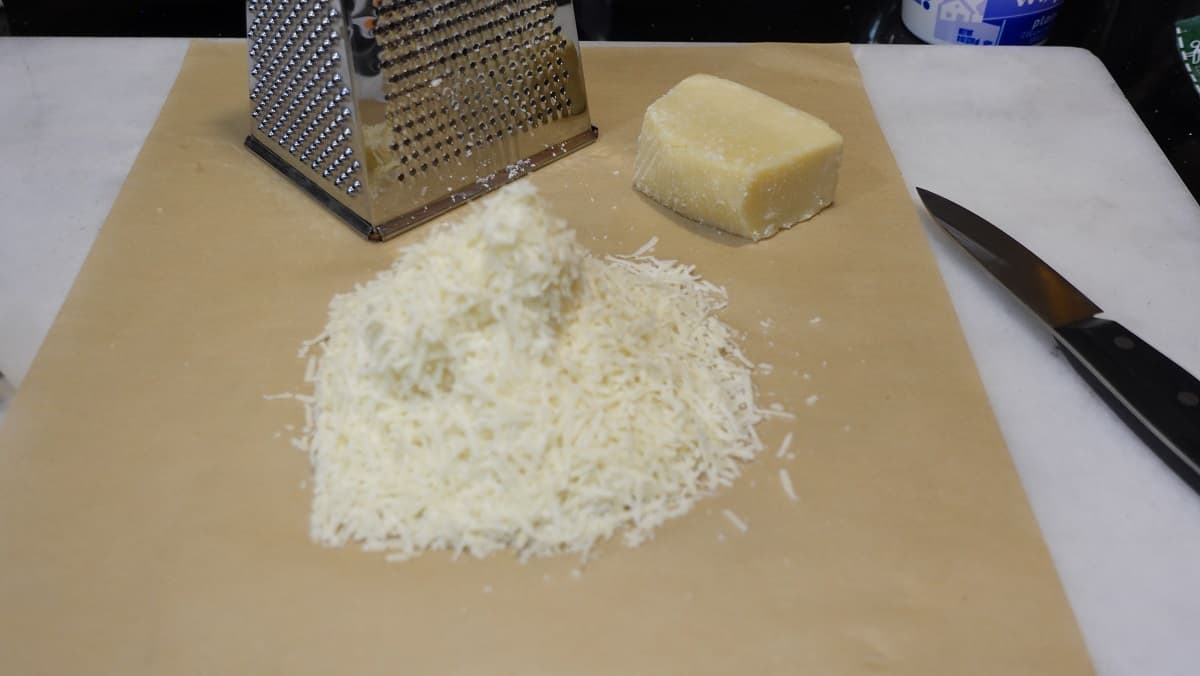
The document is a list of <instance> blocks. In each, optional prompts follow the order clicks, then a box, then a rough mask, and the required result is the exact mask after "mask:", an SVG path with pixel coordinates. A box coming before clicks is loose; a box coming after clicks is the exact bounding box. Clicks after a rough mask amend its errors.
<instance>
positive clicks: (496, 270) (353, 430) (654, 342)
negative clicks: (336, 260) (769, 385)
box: [297, 183, 764, 560]
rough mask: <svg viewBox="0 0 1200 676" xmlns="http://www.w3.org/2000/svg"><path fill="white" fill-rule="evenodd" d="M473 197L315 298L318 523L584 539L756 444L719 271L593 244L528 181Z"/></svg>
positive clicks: (453, 534)
mask: <svg viewBox="0 0 1200 676" xmlns="http://www.w3.org/2000/svg"><path fill="white" fill-rule="evenodd" d="M484 205H485V206H484V207H483V208H479V209H476V210H474V211H473V212H471V213H470V214H468V215H467V217H466V218H465V219H464V220H463V221H462V222H461V223H458V224H453V225H445V226H440V227H438V228H436V229H435V230H434V231H433V232H431V233H430V235H429V236H428V237H427V238H426V239H424V240H423V241H421V242H419V243H416V244H413V245H411V246H409V247H407V248H406V249H404V250H403V251H401V253H400V255H399V258H398V259H397V260H396V262H395V264H394V265H393V266H392V267H391V268H390V269H388V270H386V271H384V272H382V273H381V274H379V275H378V277H376V278H375V279H374V280H372V281H370V282H367V283H365V284H362V285H359V286H358V287H357V288H355V289H354V290H353V291H352V292H350V293H346V294H344V295H339V296H337V297H335V298H334V299H333V301H332V302H331V304H330V307H329V320H328V325H327V326H326V329H325V332H324V333H323V334H322V335H321V336H320V337H319V338H318V339H317V340H315V341H313V342H312V344H316V345H319V348H320V352H319V358H318V362H317V364H316V366H315V369H313V374H312V375H313V381H314V383H315V384H314V392H313V396H312V397H303V396H300V397H297V398H298V399H301V400H302V401H305V402H306V405H307V406H308V413H309V420H310V425H309V427H308V429H307V430H306V431H305V436H304V437H303V438H302V439H301V440H300V445H301V446H302V447H304V449H305V450H306V451H307V452H308V453H309V455H310V458H311V461H312V465H313V480H314V489H313V490H314V493H313V504H312V522H311V527H312V537H313V538H314V540H316V541H317V542H319V543H322V544H325V545H333V546H338V545H345V544H347V543H350V542H357V543H361V545H362V546H363V547H364V548H365V549H368V550H387V551H389V552H390V553H389V557H388V558H389V560H403V559H406V558H410V557H412V556H416V555H418V554H420V553H421V552H424V551H427V550H442V549H444V550H450V551H452V552H453V553H454V554H455V555H458V554H461V553H468V554H470V555H473V556H477V557H485V556H488V555H490V554H493V553H496V552H498V551H501V550H505V549H508V550H512V551H513V552H515V553H516V554H517V555H518V556H519V557H520V558H521V559H522V560H524V559H527V558H529V557H534V556H548V555H555V554H563V553H576V554H580V555H583V556H584V557H586V556H587V555H588V553H589V551H590V550H591V549H592V547H593V546H595V545H596V544H597V542H599V541H602V540H605V539H607V538H609V537H611V536H614V535H621V536H622V538H623V540H624V542H625V543H626V544H628V545H629V546H636V545H638V544H639V543H641V542H643V541H645V540H646V539H648V538H650V537H652V532H653V530H654V529H655V528H656V527H657V526H659V525H660V524H662V523H663V522H664V521H665V520H667V519H670V518H672V517H677V516H680V515H682V514H684V513H685V512H687V511H688V510H689V509H690V508H691V507H692V506H693V505H694V504H695V502H696V501H697V499H699V498H701V497H703V496H705V495H707V494H710V493H712V492H713V491H714V490H716V489H717V488H719V487H721V486H726V485H729V484H730V483H731V482H732V481H733V480H734V478H736V477H737V476H738V473H739V461H748V460H750V459H752V458H753V457H754V456H755V454H756V453H757V452H758V451H759V450H760V449H761V448H762V443H761V442H760V440H759V438H758V436H757V434H756V432H755V429H754V426H755V424H756V423H757V422H758V421H759V420H761V419H762V418H763V416H764V411H763V410H760V409H759V408H758V407H757V406H756V405H755V402H754V391H753V386H752V384H751V379H750V373H751V369H752V367H753V365H752V364H751V363H750V362H749V361H748V360H747V359H746V358H745V357H744V356H743V355H742V353H741V351H740V349H739V347H738V345H737V343H736V342H735V332H734V331H733V330H732V329H731V328H730V327H729V326H727V325H725V324H724V323H722V322H721V321H720V320H719V319H718V318H717V317H716V316H715V313H716V312H717V311H718V310H720V309H721V308H722V307H724V305H725V304H726V294H725V291H724V290H723V289H722V288H720V287H718V286H715V285H713V284H711V283H709V282H707V281H704V280H702V279H701V278H700V277H699V276H698V275H697V274H696V273H695V271H694V270H693V268H692V267H691V266H687V265H683V264H680V263H677V262H674V261H664V260H659V259H656V258H654V257H653V256H651V255H650V252H649V251H641V252H640V253H639V254H638V255H635V256H628V257H608V258H605V259H600V258H596V257H593V256H591V255H589V254H588V253H587V252H586V251H585V250H584V249H583V247H582V246H580V245H579V244H578V243H577V242H576V239H575V234H574V232H573V231H572V230H570V229H569V228H568V227H567V224H566V223H565V222H564V221H562V220H559V219H556V218H554V217H552V216H551V215H549V214H548V213H547V212H546V210H545V208H544V206H543V205H542V203H541V201H540V199H539V198H538V197H537V195H536V193H535V191H534V189H533V188H532V187H531V186H530V185H528V184H527V183H518V184H515V185H513V186H510V187H507V188H505V189H504V190H502V191H500V192H498V193H497V194H495V195H493V196H492V197H490V198H488V199H487V200H485V202H484Z"/></svg>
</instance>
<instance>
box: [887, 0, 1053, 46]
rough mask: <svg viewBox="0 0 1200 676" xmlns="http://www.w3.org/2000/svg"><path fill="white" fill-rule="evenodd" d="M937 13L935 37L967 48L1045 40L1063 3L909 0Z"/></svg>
mask: <svg viewBox="0 0 1200 676" xmlns="http://www.w3.org/2000/svg"><path fill="white" fill-rule="evenodd" d="M910 1H911V2H915V3H916V4H918V5H920V6H921V9H923V10H924V11H926V12H932V13H933V14H934V17H935V18H934V24H933V35H934V37H935V38H936V39H937V40H939V41H942V42H956V43H960V44H968V45H1035V44H1040V43H1042V42H1045V41H1046V38H1047V37H1048V36H1049V34H1050V27H1051V26H1052V25H1053V23H1054V18H1055V16H1057V14H1058V8H1059V7H1060V6H1061V5H1062V3H1063V0H910Z"/></svg>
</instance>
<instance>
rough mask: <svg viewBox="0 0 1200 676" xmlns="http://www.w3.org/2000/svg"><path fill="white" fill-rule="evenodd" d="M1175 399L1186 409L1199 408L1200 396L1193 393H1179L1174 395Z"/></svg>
mask: <svg viewBox="0 0 1200 676" xmlns="http://www.w3.org/2000/svg"><path fill="white" fill-rule="evenodd" d="M1175 398H1176V399H1178V400H1179V403H1181V404H1183V405H1184V406H1187V407H1188V408H1195V407H1197V406H1200V394H1196V393H1195V392H1180V393H1179V394H1177V395H1175Z"/></svg>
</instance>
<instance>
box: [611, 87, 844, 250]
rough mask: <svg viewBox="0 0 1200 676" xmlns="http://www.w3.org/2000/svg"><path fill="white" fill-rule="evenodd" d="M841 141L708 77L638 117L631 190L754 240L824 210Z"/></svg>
mask: <svg viewBox="0 0 1200 676" xmlns="http://www.w3.org/2000/svg"><path fill="white" fill-rule="evenodd" d="M841 159H842V136H841V135H840V134H838V133H837V132H836V131H834V130H833V128H832V127H830V126H829V125H828V124H826V123H825V122H824V121H822V120H821V119H819V118H817V117H814V116H813V115H810V114H808V113H806V112H804V111H801V110H797V109H796V108H793V107H791V106H789V105H787V104H786V103H783V102H782V101H778V100H776V99H773V98H771V97H769V96H767V95H766V94H763V93H761V92H758V91H755V90H753V89H750V88H749V87H745V86H743V85H740V84H738V83H736V82H730V81H729V80H723V79H721V78H718V77H714V76H712V75H693V76H691V77H689V78H687V79H685V80H683V81H682V82H680V83H679V84H677V85H675V86H674V87H672V88H671V90H670V91H668V92H667V93H666V94H664V95H663V96H662V97H661V98H660V99H658V100H657V101H655V102H654V103H653V104H651V105H650V107H649V108H647V109H646V114H645V117H644V118H643V120H642V129H641V133H640V134H639V136H638V152H637V160H636V163H635V165H634V183H633V184H634V187H635V188H637V189H638V190H640V191H641V192H643V193H645V194H646V195H648V196H649V197H651V198H652V199H654V200H655V201H657V202H659V203H660V204H662V205H663V206H666V207H667V208H669V209H671V210H673V211H676V212H678V213H680V214H682V215H684V216H687V217H688V218H691V219H694V220H697V221H700V222H702V223H707V224H709V225H713V226H716V227H718V228H721V229H722V230H725V231H726V232H730V233H732V234H735V235H739V236H741V237H746V238H748V239H751V240H755V241H757V240H760V239H764V238H766V237H770V236H771V235H773V234H775V233H776V232H778V231H779V230H780V229H783V228H790V227H791V226H793V225H795V224H796V223H799V222H801V221H805V220H808V219H809V218H812V217H813V216H814V215H815V214H816V213H817V212H819V211H820V210H822V209H824V208H825V207H827V206H829V205H830V204H831V203H832V202H833V196H834V192H835V190H836V187H837V177H838V169H839V168H840V166H841Z"/></svg>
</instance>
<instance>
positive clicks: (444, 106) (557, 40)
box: [246, 0, 597, 241]
mask: <svg viewBox="0 0 1200 676" xmlns="http://www.w3.org/2000/svg"><path fill="white" fill-rule="evenodd" d="M246 35H247V40H246V42H247V48H248V51H249V69H250V104H251V112H250V116H251V119H252V128H251V132H250V135H249V136H247V138H246V145H247V146H248V147H249V148H250V149H251V150H253V151H254V152H255V153H257V154H258V155H259V156H261V157H262V158H263V159H264V160H266V161H267V162H268V163H270V164H271V165H272V166H273V167H275V168H276V169H278V170H279V171H280V172H282V173H283V174H284V175H285V176H287V177H288V178H290V179H291V180H292V181H294V182H295V183H297V184H298V185H299V186H300V187H301V188H303V189H304V190H305V191H307V192H308V193H309V194H310V195H312V196H313V197H315V198H316V199H317V200H318V201H320V202H321V203H322V204H324V205H325V206H326V207H328V208H329V209H330V210H331V211H333V212H334V213H335V214H337V215H338V216H339V217H341V218H342V219H343V220H344V221H346V222H347V223H348V224H350V225H351V226H352V227H354V228H355V229H356V230H358V231H359V232H360V233H362V234H363V235H364V236H366V237H367V238H369V239H372V240H380V241H381V240H384V239H387V238H389V237H391V236H393V235H396V234H399V233H401V232H403V231H405V230H407V229H409V228H411V227H413V226H415V225H418V224H420V223H422V222H424V221H427V220H429V219H431V218H434V217H436V216H438V215H440V214H442V213H445V212H446V211H448V210H450V209H452V208H454V207H455V206H457V205H459V204H461V203H463V202H465V201H467V200H469V199H471V198H473V197H477V196H479V195H482V194H483V193H485V192H487V191H489V190H492V189H494V188H497V187H499V186H501V185H504V184H505V183H508V182H509V181H512V180H515V179H517V178H519V177H521V176H524V175H525V174H527V173H529V172H530V171H533V170H535V169H538V168H540V167H542V166H544V165H545V164H547V163H549V162H552V161H554V160H555V159H557V158H559V157H562V156H563V155H565V154H567V153H570V152H572V151H574V150H577V149H579V148H582V147H583V146H585V145H587V144H589V143H591V142H592V141H594V140H595V139H596V134H597V132H596V129H595V127H593V126H592V125H591V120H590V117H589V115H588V107H587V94H586V92H585V90H584V82H583V70H582V66H581V61H580V54H579V46H578V39H577V37H576V32H575V15H574V12H573V9H572V5H571V2H570V0H249V2H247V5H246Z"/></svg>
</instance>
